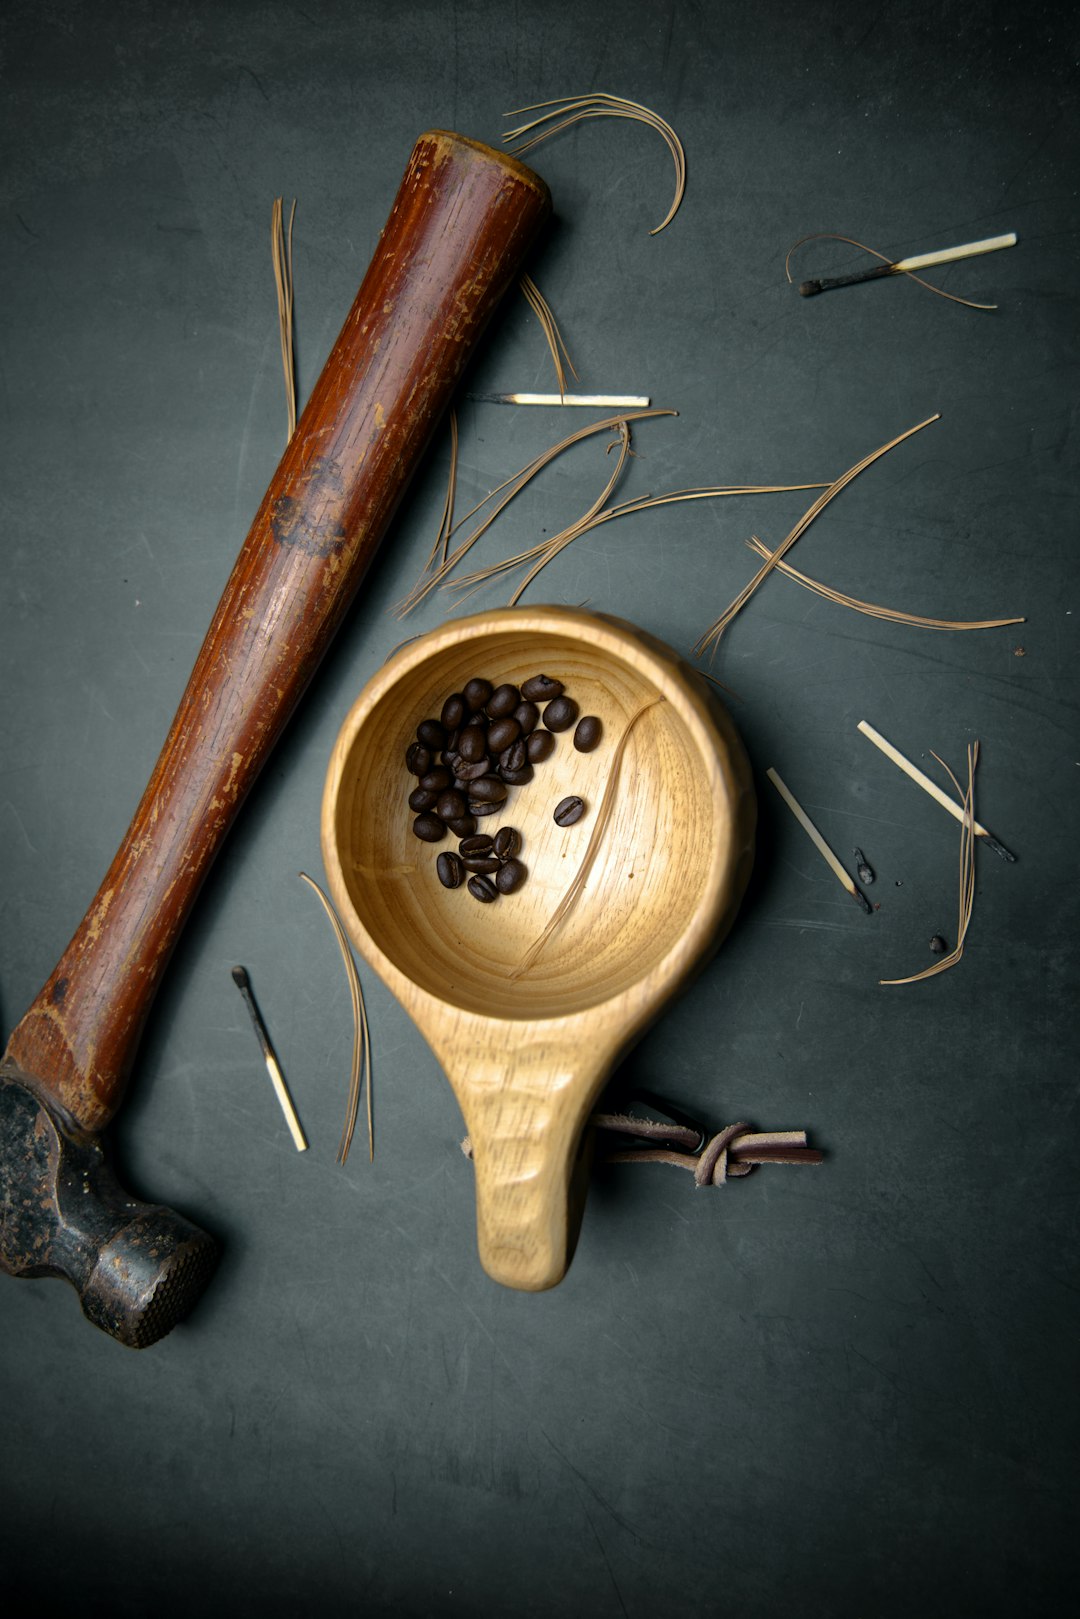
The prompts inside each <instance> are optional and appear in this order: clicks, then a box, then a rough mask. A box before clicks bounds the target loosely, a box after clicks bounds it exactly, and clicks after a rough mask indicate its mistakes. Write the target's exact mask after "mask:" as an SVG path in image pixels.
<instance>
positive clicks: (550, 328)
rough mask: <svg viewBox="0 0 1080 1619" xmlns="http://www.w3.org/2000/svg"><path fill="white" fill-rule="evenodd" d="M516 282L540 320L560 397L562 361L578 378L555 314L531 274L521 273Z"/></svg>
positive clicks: (563, 386)
mask: <svg viewBox="0 0 1080 1619" xmlns="http://www.w3.org/2000/svg"><path fill="white" fill-rule="evenodd" d="M518 284H519V286H520V287H521V290H522V292H523V293H524V294H525V299H526V301H527V303H528V305H529V308H530V309H531V310H532V312H533V314H534V315H535V316H536V318H537V320H538V321H539V322H540V329H541V330H542V332H543V334H544V338H545V340H546V342H547V346H548V349H549V350H550V353H551V359H552V363H553V365H554V367H555V379H556V381H557V382H558V384H559V398H560V399H561V398H562V397H563V395H564V394H565V393H566V372H565V370H564V369H563V361H564V360H565V361H566V364H567V366H568V367H569V369H570V375H571V376H572V377H573V379H574V381H575V382H576V381H577V380H578V374H577V372H576V371H575V370H574V362H573V360H572V359H571V358H570V356H569V354H568V353H567V351H566V344H565V343H564V342H563V337H562V333H561V332H560V330H559V327H558V323H557V321H556V319H555V316H554V315H553V314H552V313H551V305H550V304H549V303H548V301H547V299H546V298H545V297H544V294H543V293H542V292H541V291H540V288H539V287H538V286H537V285H536V282H535V281H534V280H533V278H532V276H531V275H523V276H522V278H521V280H520V282H519V283H518Z"/></svg>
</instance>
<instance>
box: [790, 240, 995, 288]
mask: <svg viewBox="0 0 1080 1619" xmlns="http://www.w3.org/2000/svg"><path fill="white" fill-rule="evenodd" d="M1015 246H1016V232H1015V231H1010V232H1009V234H1008V235H1007V236H988V237H986V239H985V240H984V241H981V242H965V243H964V245H963V246H962V247H943V248H942V249H941V250H940V251H939V252H937V253H916V254H914V255H913V256H912V257H911V258H908V259H897V260H896V261H895V262H894V263H893V264H879V265H876V266H875V268H874V269H872V270H859V271H858V272H857V273H856V274H855V275H838V276H833V277H832V278H831V279H829V280H820V281H804V282H802V283H801V285H800V287H799V292H800V293H801V294H802V296H803V297H804V298H813V297H814V296H815V294H816V293H819V292H831V291H832V289H833V288H834V287H853V286H856V285H857V284H858V282H860V281H878V280H880V279H881V278H882V277H883V276H890V275H904V274H906V273H908V272H910V271H913V270H929V269H930V268H931V266H932V265H935V264H952V263H953V262H954V261H955V260H956V259H974V258H977V257H978V256H979V255H980V254H981V253H996V252H997V251H998V249H999V248H1002V247H1015Z"/></svg>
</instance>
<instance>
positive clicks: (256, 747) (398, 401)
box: [6, 131, 551, 1130]
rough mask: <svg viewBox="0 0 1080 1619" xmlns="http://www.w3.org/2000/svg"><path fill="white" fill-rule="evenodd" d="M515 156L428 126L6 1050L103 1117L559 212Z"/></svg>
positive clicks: (94, 1118) (97, 1119) (74, 1111)
mask: <svg viewBox="0 0 1080 1619" xmlns="http://www.w3.org/2000/svg"><path fill="white" fill-rule="evenodd" d="M550 206H551V203H550V197H549V194H548V190H547V187H546V186H545V185H544V183H543V181H542V180H540V179H538V178H537V176H536V175H534V174H533V173H532V172H531V171H530V170H528V169H526V168H525V167H524V166H523V165H522V164H520V163H518V162H517V161H516V160H515V159H513V158H511V157H508V156H506V154H504V153H501V152H496V151H493V150H491V149H490V148H488V147H485V146H480V145H478V144H477V143H476V142H474V141H468V140H465V139H463V138H462V137H461V136H458V135H450V134H446V133H443V132H441V131H433V132H430V133H428V134H426V135H422V136H421V137H420V139H419V141H418V142H417V144H416V147H415V149H414V151H413V154H412V157H411V158H410V160H409V166H408V168H407V169H406V171H405V177H404V179H403V180H402V183H401V188H400V190H399V192H398V195H397V199H396V201H395V203H394V206H393V210H392V212H391V214H390V218H389V220H388V222H387V224H386V227H385V229H384V230H383V233H382V236H381V238H380V240H379V245H378V247H377V249H376V252H375V257H374V258H373V260H372V262H371V266H370V268H369V270H368V273H367V275H366V277H365V278H364V283H363V286H362V287H361V288H360V291H359V293H358V295H357V298H356V302H355V303H354V304H353V307H352V309H351V310H350V312H349V316H348V319H347V320H346V322H345V325H344V327H343V329H342V332H341V335H340V337H339V338H338V340H337V342H336V344H335V345H334V348H333V350H332V352H331V354H330V358H329V359H328V360H327V362H326V365H325V367H324V369H323V372H322V375H321V377H320V378H319V381H318V382H317V384H316V386H315V389H314V392H313V393H312V395H311V399H310V401H309V403H308V406H307V409H306V410H305V411H304V414H303V416H302V418H301V420H300V424H299V426H298V428H297V432H296V434H295V436H294V438H293V439H292V441H291V443H290V444H289V447H288V449H287V450H286V452H285V455H284V456H283V458H282V461H281V464H280V465H279V467H278V469H277V472H276V473H275V475H274V479H273V482H272V483H271V485H270V488H269V489H268V490H267V493H266V497H265V499H264V500H263V502H262V505H261V506H260V507H259V511H258V513H257V515H256V518H255V521H254V523H253V524H252V527H251V532H250V533H249V534H248V537H247V539H246V540H245V542H244V546H243V549H242V550H241V552H240V556H239V559H238V561H237V563H236V566H235V568H234V569H233V572H232V576H231V578H230V579H229V582H228V584H227V585H226V587H225V594H224V595H223V597H222V599H221V602H220V604H219V606H218V609H217V612H216V614H215V615H214V620H213V623H212V624H211V626H210V630H209V633H208V635H207V637H206V640H205V642H204V643H203V647H202V651H201V652H200V654H199V657H198V661H197V662H196V664H195V668H194V671H193V673H192V676H191V679H190V681H189V683H188V686H187V690H186V691H185V693H184V695H183V698H182V699H181V703H180V707H179V710H178V712H177V715H176V718H175V720H174V721H173V725H172V729H171V730H170V732H169V735H168V737H167V739H166V742H165V746H164V748H163V750H162V753H161V756H160V758H159V760H158V763H157V766H156V767H155V769H154V773H153V775H152V777H151V779H150V782H149V785H148V786H147V789H146V792H145V794H144V795H143V798H142V801H141V803H140V804H139V807H138V809H137V810H136V812H135V817H134V820H133V821H132V823H131V826H130V828H129V829H128V832H127V834H126V836H125V838H124V840H123V842H122V844H121V846H120V849H119V851H118V853H117V855H116V858H115V860H114V861H113V863H112V865H111V867H110V868H109V872H108V874H107V876H106V878H105V880H104V882H103V883H102V885H101V887H100V889H99V890H98V893H97V895H96V897H95V899H94V900H93V902H92V904H91V906H90V909H89V911H88V912H87V914H86V917H85V919H84V921H83V922H82V924H81V925H80V927H79V929H78V931H77V932H76V934H75V937H74V938H73V939H72V941H71V943H70V944H69V945H68V947H67V950H66V951H65V952H64V955H63V957H62V958H61V960H60V962H59V964H58V965H57V967H56V970H55V971H54V972H53V974H52V976H51V977H50V979H49V981H48V983H47V984H46V985H45V987H44V989H43V990H42V991H41V993H40V995H39V996H38V997H37V1000H36V1001H35V1002H34V1004H33V1006H32V1007H31V1008H30V1010H29V1011H28V1012H27V1014H26V1016H25V1017H24V1018H23V1020H22V1022H21V1023H20V1024H19V1025H18V1027H17V1028H16V1029H15V1031H14V1033H13V1034H12V1036H11V1040H10V1042H9V1045H8V1049H7V1053H6V1057H7V1059H8V1060H10V1061H13V1062H14V1063H15V1064H16V1065H17V1066H18V1067H19V1068H21V1069H22V1070H23V1072H24V1073H25V1074H27V1075H28V1076H31V1077H32V1078H33V1079H34V1080H35V1081H36V1082H37V1084H38V1085H39V1086H40V1087H41V1088H42V1089H44V1090H45V1091H46V1092H48V1093H49V1094H50V1095H51V1097H52V1098H53V1099H54V1100H55V1101H57V1102H59V1104H60V1105H61V1106H62V1107H63V1108H65V1109H66V1110H67V1112H68V1113H69V1114H71V1115H72V1116H73V1117H74V1119H75V1120H76V1121H77V1122H78V1123H79V1124H81V1125H82V1126H83V1127H84V1128H85V1129H88V1130H98V1129H100V1128H101V1127H102V1126H103V1125H104V1124H105V1123H106V1122H107V1121H108V1119H109V1117H110V1116H111V1114H112V1113H113V1112H114V1111H115V1110H116V1108H117V1107H118V1106H119V1103H120V1099H121V1097H122V1094H123V1090H124V1086H125V1084H126V1082H127V1077H128V1074H129V1072H130V1068H131V1064H132V1061H133V1058H134V1054H135V1049H136V1045H137V1043H138V1039H139V1036H140V1033H141V1031H142V1026H143V1023H144V1021H145V1018H146V1014H147V1012H148V1010H149V1008H150V1003H151V1001H152V999H153V995H154V991H155V989H156V987H157V983H158V979H159V977H160V974H161V971H162V969H163V967H164V966H165V963H166V962H167V960H168V958H169V955H170V952H171V950H172V947H173V945H174V943H175V941H176V938H177V935H178V933H179V931H180V928H181V926H182V925H183V923H184V921H185V920H186V918H187V916H188V913H189V912H190V909H191V906H192V904H193V902H194V899H195V896H196V894H197V892H198V890H199V887H200V885H201V883H202V880H203V878H204V876H205V875H206V871H207V869H208V867H209V865H210V862H211V861H212V860H213V858H214V855H215V854H216V853H217V850H218V848H219V847H220V845H221V842H222V840H223V838H224V836H225V834H226V832H227V831H228V829H229V827H230V826H231V824H232V822H233V819H234V817H235V815H236V812H237V810H238V808H239V806H240V803H241V801H242V800H243V798H244V795H245V793H246V792H247V789H248V787H249V786H250V785H251V783H252V781H253V780H254V778H255V776H256V774H257V773H258V771H259V769H260V767H261V766H262V764H263V762H264V760H265V758H266V756H267V754H268V753H269V752H270V749H271V748H272V747H273V745H274V743H275V741H276V740H277V738H278V735H279V734H280V732H281V730H282V727H283V726H284V725H285V722H286V720H287V719H288V718H289V715H290V714H291V713H292V710H293V708H294V707H295V705H296V703H297V701H298V699H299V697H300V695H301V693H302V692H303V690H304V687H305V686H306V685H307V683H308V681H309V679H310V678H311V675H312V674H313V672H314V670H315V667H316V665H317V664H318V662H319V659H320V658H321V657H322V655H323V653H324V651H325V650H326V647H327V645H328V643H329V641H330V639H331V637H332V635H333V634H334V631H335V630H336V629H337V627H338V625H339V624H340V622H341V620H342V617H343V616H344V614H345V611H346V609H347V608H348V606H349V604H350V602H351V601H352V599H353V597H354V595H355V593H356V589H357V586H358V585H359V583H360V580H361V578H362V577H363V574H364V572H365V570H366V568H367V566H368V564H369V562H370V561H371V559H372V557H373V556H374V554H375V550H376V548H377V546H378V544H379V542H380V540H381V539H382V537H383V535H384V533H385V532H386V529H387V526H388V525H389V522H390V519H391V517H392V516H393V513H394V510H395V508H396V506H397V504H398V502H399V500H400V499H401V496H402V493H403V492H404V489H405V486H406V484H407V483H408V481H409V479H410V477H411V475H412V473H413V471H414V469H415V467H416V465H417V463H418V462H419V460H420V458H421V456H422V455H423V452H424V450H425V448H426V446H427V443H428V441H429V439H430V437H431V434H432V432H433V431H434V428H435V426H436V424H437V422H438V420H439V418H440V416H441V415H442V413H443V411H444V410H445V408H446V405H447V404H448V402H449V400H450V397H451V395H452V393H453V390H454V387H455V385H456V384H457V382H458V380H459V378H460V377H461V374H462V371H463V370H464V368H465V365H466V362H467V361H468V359H469V357H470V355H471V354H472V351H473V349H474V347H475V344H476V341H477V339H478V337H479V336H480V333H481V332H482V330H483V328H484V326H485V324H486V323H487V320H488V318H489V317H490V315H491V314H492V312H493V310H494V309H495V306H496V305H497V303H498V302H499V300H500V298H501V297H502V295H503V294H504V292H505V291H506V290H507V288H508V287H509V286H510V285H511V283H512V282H513V280H514V279H515V277H516V276H517V274H518V271H519V270H520V267H521V264H522V261H523V260H524V258H525V255H526V253H527V251H528V249H529V248H530V246H531V245H532V243H533V241H534V239H535V237H536V235H537V232H538V231H539V229H540V228H541V226H542V225H543V223H544V222H545V220H546V219H547V217H548V215H549V213H550Z"/></svg>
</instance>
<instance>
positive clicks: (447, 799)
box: [435, 787, 469, 821]
mask: <svg viewBox="0 0 1080 1619" xmlns="http://www.w3.org/2000/svg"><path fill="white" fill-rule="evenodd" d="M468 809H469V800H468V799H467V798H466V797H465V794H464V793H458V792H455V791H454V789H453V788H452V787H448V788H447V790H446V792H445V793H440V794H439V799H438V803H437V804H436V805H435V813H436V815H437V816H438V817H439V820H440V821H460V819H461V817H462V816H463V815H465V814H467V813H468Z"/></svg>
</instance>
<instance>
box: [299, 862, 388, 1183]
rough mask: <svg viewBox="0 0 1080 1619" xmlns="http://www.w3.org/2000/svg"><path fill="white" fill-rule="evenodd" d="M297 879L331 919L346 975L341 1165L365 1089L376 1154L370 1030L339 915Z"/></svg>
mask: <svg viewBox="0 0 1080 1619" xmlns="http://www.w3.org/2000/svg"><path fill="white" fill-rule="evenodd" d="M300 880H301V881H302V882H305V883H307V885H308V887H309V888H312V889H314V891H315V894H316V896H317V897H318V900H319V904H320V905H321V906H322V908H323V910H324V911H325V912H326V914H327V916H328V917H329V919H330V926H331V927H332V928H333V930H334V938H335V939H336V940H337V946H338V949H339V950H340V951H341V960H342V963H343V965H344V967H345V977H346V979H347V981H348V985H349V998H350V1000H351V1001H352V1014H353V1052H352V1067H351V1070H350V1073H349V1096H348V1101H347V1102H346V1105H345V1123H344V1125H343V1126H342V1131H341V1141H340V1143H339V1145H338V1155H337V1161H338V1163H339V1164H344V1163H345V1160H346V1159H347V1158H348V1156H349V1148H350V1147H351V1146H352V1138H353V1131H354V1130H355V1129H356V1116H357V1113H358V1112H359V1110H360V1092H361V1090H362V1089H366V1092H367V1129H368V1157H369V1159H373V1158H374V1157H375V1129H374V1121H373V1117H372V1105H371V1031H370V1029H369V1028H368V1018H367V1007H366V1005H365V1004H364V991H363V989H362V987H361V984H360V974H359V973H358V972H357V970H356V962H355V961H354V960H353V954H352V951H351V950H350V948H349V941H348V938H347V937H346V934H345V929H344V927H343V926H342V923H341V918H340V916H339V915H338V913H337V911H336V910H335V908H334V905H333V901H332V900H330V899H329V898H328V897H327V896H326V895H325V894H324V893H323V891H322V889H321V888H320V887H319V885H318V883H317V882H315V880H314V878H312V877H309V876H308V874H307V872H306V871H302V872H301V873H300Z"/></svg>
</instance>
